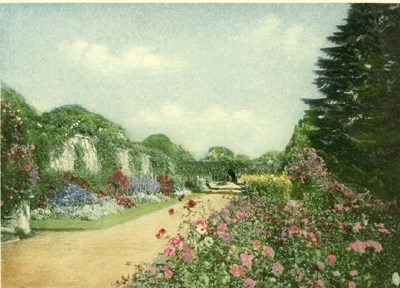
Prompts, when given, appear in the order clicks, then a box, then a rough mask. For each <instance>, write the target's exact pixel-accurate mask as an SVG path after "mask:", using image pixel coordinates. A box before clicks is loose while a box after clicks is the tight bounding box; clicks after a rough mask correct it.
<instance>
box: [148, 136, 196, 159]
mask: <svg viewBox="0 0 400 288" xmlns="http://www.w3.org/2000/svg"><path fill="white" fill-rule="evenodd" d="M143 144H144V145H145V146H146V147H149V148H154V149H158V150H160V151H162V152H164V153H165V154H166V155H168V156H169V157H171V158H172V159H173V160H174V161H175V162H187V161H194V158H193V156H192V154H190V152H189V151H187V150H185V149H184V148H183V147H182V146H181V145H176V144H174V143H173V142H172V141H171V140H170V139H169V138H168V136H166V135H164V134H154V135H150V136H148V137H147V138H146V139H144V140H143Z"/></svg>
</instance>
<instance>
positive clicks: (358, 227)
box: [352, 223, 362, 233]
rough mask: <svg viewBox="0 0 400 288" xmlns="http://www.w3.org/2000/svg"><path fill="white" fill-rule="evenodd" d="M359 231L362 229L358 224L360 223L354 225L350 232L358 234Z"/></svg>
mask: <svg viewBox="0 0 400 288" xmlns="http://www.w3.org/2000/svg"><path fill="white" fill-rule="evenodd" d="M361 229H362V226H361V224H360V223H356V224H355V225H354V226H353V229H352V231H353V232H354V233H358V232H360V231H361Z"/></svg>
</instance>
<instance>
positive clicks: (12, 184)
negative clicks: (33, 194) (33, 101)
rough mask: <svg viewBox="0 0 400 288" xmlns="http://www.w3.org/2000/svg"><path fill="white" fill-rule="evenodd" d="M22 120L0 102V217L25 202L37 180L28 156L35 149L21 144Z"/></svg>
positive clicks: (16, 112) (34, 167) (5, 104)
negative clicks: (23, 200)
mask: <svg viewBox="0 0 400 288" xmlns="http://www.w3.org/2000/svg"><path fill="white" fill-rule="evenodd" d="M23 122H24V121H23V119H22V117H21V115H19V111H18V110H17V109H15V108H14V107H13V106H12V105H11V104H10V103H8V102H6V101H1V146H2V147H1V215H2V216H3V215H5V214H7V213H9V212H11V211H12V210H14V209H15V208H16V206H17V205H18V203H20V201H21V200H22V199H28V198H29V196H30V190H31V187H32V186H33V185H34V184H35V183H36V181H37V180H38V179H39V172H38V169H37V166H36V165H35V164H34V163H33V158H32V154H33V153H34V152H35V151H36V146H35V145H29V144H27V143H25V138H24V129H23Z"/></svg>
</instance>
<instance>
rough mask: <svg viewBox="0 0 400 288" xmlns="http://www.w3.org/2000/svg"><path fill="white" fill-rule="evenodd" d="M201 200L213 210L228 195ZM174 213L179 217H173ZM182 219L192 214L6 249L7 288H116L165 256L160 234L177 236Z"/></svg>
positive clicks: (50, 235) (153, 217)
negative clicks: (114, 287) (143, 264)
mask: <svg viewBox="0 0 400 288" xmlns="http://www.w3.org/2000/svg"><path fill="white" fill-rule="evenodd" d="M198 200H201V201H202V203H204V204H205V203H209V204H210V205H211V209H213V210H220V209H221V208H222V207H223V206H224V205H225V203H226V202H227V201H228V199H227V196H224V195H202V196H201V198H197V199H196V201H198ZM199 206H200V205H199ZM171 207H173V208H174V209H175V210H176V213H175V214H174V215H169V214H168V209H169V208H171ZM182 214H186V212H185V211H184V209H183V203H179V204H175V205H172V206H170V207H168V208H164V209H162V210H159V211H157V212H154V213H152V214H149V215H146V216H143V217H141V218H138V219H136V220H133V221H130V222H127V223H124V224H120V225H117V226H114V227H111V228H108V229H104V230H95V231H82V232H46V233H43V234H39V235H37V236H35V237H33V238H30V239H26V240H23V241H18V242H14V243H7V244H4V245H2V247H1V248H2V251H1V257H2V260H1V270H2V272H1V276H2V277H1V287H3V288H9V287H10V288H11V287H24V288H26V287H40V288H44V287H51V288H58V287H68V288H70V287H84V288H90V287H111V286H112V285H113V284H114V283H115V281H116V280H118V279H120V277H121V275H122V274H124V275H128V274H132V272H133V270H134V266H133V265H134V264H139V263H141V262H150V261H151V260H152V259H154V258H155V257H156V256H157V255H158V253H159V252H161V251H163V248H164V247H165V245H166V240H159V239H157V238H156V237H155V236H154V234H155V233H156V232H157V231H158V230H159V229H160V228H161V227H163V228H165V229H166V230H167V231H168V233H169V234H170V235H175V234H176V233H177V231H178V226H179V224H180V222H181V216H182ZM127 262H132V264H131V265H126V263H127Z"/></svg>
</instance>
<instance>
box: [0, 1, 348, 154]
mask: <svg viewBox="0 0 400 288" xmlns="http://www.w3.org/2000/svg"><path fill="white" fill-rule="evenodd" d="M348 8H349V4H321V3H320V4H86V5H84V4H75V5H74V4H63V5H61V4H40V5H39V4H30V5H28V4H18V5H11V4H0V40H1V46H0V49H1V50H0V52H1V55H2V59H1V60H0V77H1V80H2V81H4V82H5V83H7V84H8V85H9V86H11V87H12V88H14V89H16V90H17V91H18V92H19V93H21V94H22V95H24V97H25V99H26V100H27V102H28V103H29V104H31V105H33V106H34V107H36V108H37V109H38V110H39V111H40V112H45V111H49V110H51V109H52V108H54V107H58V106H61V105H65V104H80V105H82V106H83V107H85V108H86V109H88V110H90V111H92V112H96V113H99V114H102V115H104V116H105V117H107V118H108V119H110V120H112V121H114V122H117V123H119V124H121V125H122V126H124V127H125V128H126V129H127V130H128V131H129V134H130V136H131V137H132V138H133V139H134V140H137V141H141V140H143V139H144V138H145V137H146V136H148V135H151V134H155V133H164V134H166V135H168V136H169V137H170V138H171V140H172V141H174V142H175V143H178V144H181V145H183V146H184V147H185V148H187V149H188V150H189V151H191V152H192V153H193V154H194V155H195V156H196V157H201V156H203V155H204V154H205V153H206V151H207V150H208V148H209V147H211V146H225V147H228V148H230V149H231V150H232V151H233V152H235V153H236V154H247V155H249V156H251V157H257V156H260V155H261V154H262V153H264V152H265V151H267V150H271V149H276V150H282V149H284V147H285V146H286V144H287V143H288V141H289V139H290V136H291V134H292V133H293V128H294V125H295V124H296V123H297V122H298V120H299V119H300V118H301V117H302V115H303V111H304V109H305V108H306V106H305V105H304V104H303V103H302V102H301V100H300V99H301V98H304V97H306V98H308V97H311V98H314V97H319V96H320V95H319V94H318V91H317V89H316V87H315V85H313V84H312V81H313V79H314V78H315V75H314V74H313V70H315V69H316V66H315V63H316V60H317V58H318V56H321V55H322V54H321V52H320V51H319V49H320V48H322V47H326V46H329V42H327V40H326V37H327V36H330V35H331V34H332V33H333V32H334V31H336V25H339V24H342V23H343V19H344V18H346V16H347V10H348Z"/></svg>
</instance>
